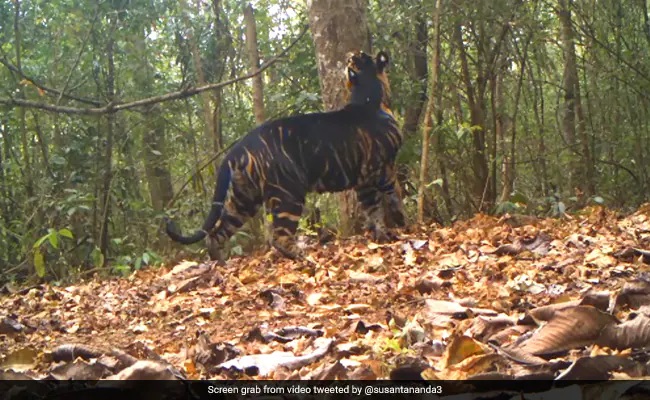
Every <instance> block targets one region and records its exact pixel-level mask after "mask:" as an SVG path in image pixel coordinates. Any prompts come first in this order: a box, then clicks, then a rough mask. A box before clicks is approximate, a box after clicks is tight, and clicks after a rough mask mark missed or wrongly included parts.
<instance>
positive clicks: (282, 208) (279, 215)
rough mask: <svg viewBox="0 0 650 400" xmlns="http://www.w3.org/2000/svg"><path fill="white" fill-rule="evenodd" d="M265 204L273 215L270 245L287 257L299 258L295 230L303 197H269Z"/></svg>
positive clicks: (303, 201) (299, 250)
mask: <svg viewBox="0 0 650 400" xmlns="http://www.w3.org/2000/svg"><path fill="white" fill-rule="evenodd" d="M267 205H268V208H269V209H270V210H271V213H272V215H273V238H272V239H271V240H272V242H271V245H272V246H273V247H274V248H275V249H276V250H277V251H278V252H279V253H280V254H282V255H283V256H285V257H287V258H289V259H292V260H297V259H301V258H302V257H303V252H302V251H301V249H300V248H299V247H298V245H297V243H296V231H297V230H298V223H299V222H300V216H301V215H302V211H303V208H304V205H305V200H304V197H301V198H299V199H295V198H294V197H290V196H288V195H284V196H280V197H270V198H269V200H267Z"/></svg>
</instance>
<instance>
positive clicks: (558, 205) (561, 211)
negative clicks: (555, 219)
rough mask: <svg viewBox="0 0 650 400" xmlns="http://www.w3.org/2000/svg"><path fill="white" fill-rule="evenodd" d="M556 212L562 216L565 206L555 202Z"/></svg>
mask: <svg viewBox="0 0 650 400" xmlns="http://www.w3.org/2000/svg"><path fill="white" fill-rule="evenodd" d="M557 211H558V213H559V214H564V212H565V211H566V206H565V205H564V203H562V202H561V201H558V202H557Z"/></svg>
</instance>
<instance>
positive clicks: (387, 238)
mask: <svg viewBox="0 0 650 400" xmlns="http://www.w3.org/2000/svg"><path fill="white" fill-rule="evenodd" d="M370 237H371V238H372V240H373V241H374V242H375V243H389V242H394V241H396V240H397V239H399V237H398V236H397V235H396V234H395V233H393V232H391V231H389V230H386V229H371V230H370Z"/></svg>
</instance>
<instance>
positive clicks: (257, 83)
mask: <svg viewBox="0 0 650 400" xmlns="http://www.w3.org/2000/svg"><path fill="white" fill-rule="evenodd" d="M244 24H245V25H246V49H247V52H248V68H249V70H250V71H251V72H252V71H255V70H256V69H258V68H259V67H260V55H259V52H258V49H257V27H256V26H255V11H254V10H253V6H252V5H251V4H250V3H249V4H247V5H246V6H244ZM262 78H263V75H262V74H259V75H257V76H255V77H253V113H254V114H255V122H257V124H258V125H259V124H261V123H262V122H264V121H265V120H266V116H265V111H264V81H263V80H262Z"/></svg>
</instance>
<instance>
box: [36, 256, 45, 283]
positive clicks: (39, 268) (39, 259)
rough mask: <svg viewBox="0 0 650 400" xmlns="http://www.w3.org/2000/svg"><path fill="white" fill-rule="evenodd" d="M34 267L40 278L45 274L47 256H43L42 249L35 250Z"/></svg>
mask: <svg viewBox="0 0 650 400" xmlns="http://www.w3.org/2000/svg"><path fill="white" fill-rule="evenodd" d="M34 269H35V270H36V275H38V276H39V278H42V277H44V276H45V258H44V257H43V253H41V250H40V249H36V250H35V251H34Z"/></svg>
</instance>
